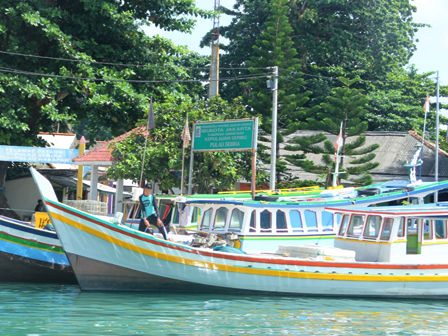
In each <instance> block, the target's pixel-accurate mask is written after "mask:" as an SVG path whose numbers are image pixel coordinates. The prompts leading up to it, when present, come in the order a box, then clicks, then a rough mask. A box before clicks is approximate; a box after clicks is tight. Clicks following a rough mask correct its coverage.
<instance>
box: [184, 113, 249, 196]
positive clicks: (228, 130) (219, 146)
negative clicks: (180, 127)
mask: <svg viewBox="0 0 448 336" xmlns="http://www.w3.org/2000/svg"><path fill="white" fill-rule="evenodd" d="M257 136H258V118H254V119H240V120H224V121H215V122H198V123H194V124H193V137H192V144H191V156H190V169H189V174H188V193H189V194H191V192H192V172H193V155H194V152H207V151H210V152H218V151H252V189H253V195H255V164H256V151H257Z"/></svg>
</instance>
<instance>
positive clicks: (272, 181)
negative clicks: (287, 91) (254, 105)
mask: <svg viewBox="0 0 448 336" xmlns="http://www.w3.org/2000/svg"><path fill="white" fill-rule="evenodd" d="M273 70H274V78H273V79H272V80H271V81H270V88H271V90H272V132H271V134H272V141H271V179H270V183H269V189H271V190H274V189H275V182H276V181H275V174H276V172H275V164H276V162H277V94H278V66H274V67H273Z"/></svg>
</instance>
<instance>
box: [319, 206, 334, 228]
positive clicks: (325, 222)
mask: <svg viewBox="0 0 448 336" xmlns="http://www.w3.org/2000/svg"><path fill="white" fill-rule="evenodd" d="M322 229H323V231H333V214H332V213H331V212H328V211H324V212H322Z"/></svg>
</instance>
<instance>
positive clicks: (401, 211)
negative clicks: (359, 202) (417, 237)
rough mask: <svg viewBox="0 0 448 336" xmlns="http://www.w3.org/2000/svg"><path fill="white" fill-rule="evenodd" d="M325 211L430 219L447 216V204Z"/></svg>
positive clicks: (329, 209) (327, 208) (332, 209)
mask: <svg viewBox="0 0 448 336" xmlns="http://www.w3.org/2000/svg"><path fill="white" fill-rule="evenodd" d="M325 210H327V211H330V212H338V213H359V214H368V215H374V214H377V215H389V216H412V217H428V216H430V217H432V216H448V202H439V203H429V204H416V205H396V206H381V207H376V206H374V207H351V208H344V207H342V208H339V207H338V208H332V207H326V208H325Z"/></svg>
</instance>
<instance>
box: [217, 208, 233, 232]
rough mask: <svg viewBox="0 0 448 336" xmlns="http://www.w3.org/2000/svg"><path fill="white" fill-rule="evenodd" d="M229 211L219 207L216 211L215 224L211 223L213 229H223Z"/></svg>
mask: <svg viewBox="0 0 448 336" xmlns="http://www.w3.org/2000/svg"><path fill="white" fill-rule="evenodd" d="M228 213H229V209H227V208H224V207H221V208H219V209H218V210H216V215H215V222H214V223H213V229H224V226H225V225H226V219H227V214H228Z"/></svg>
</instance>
